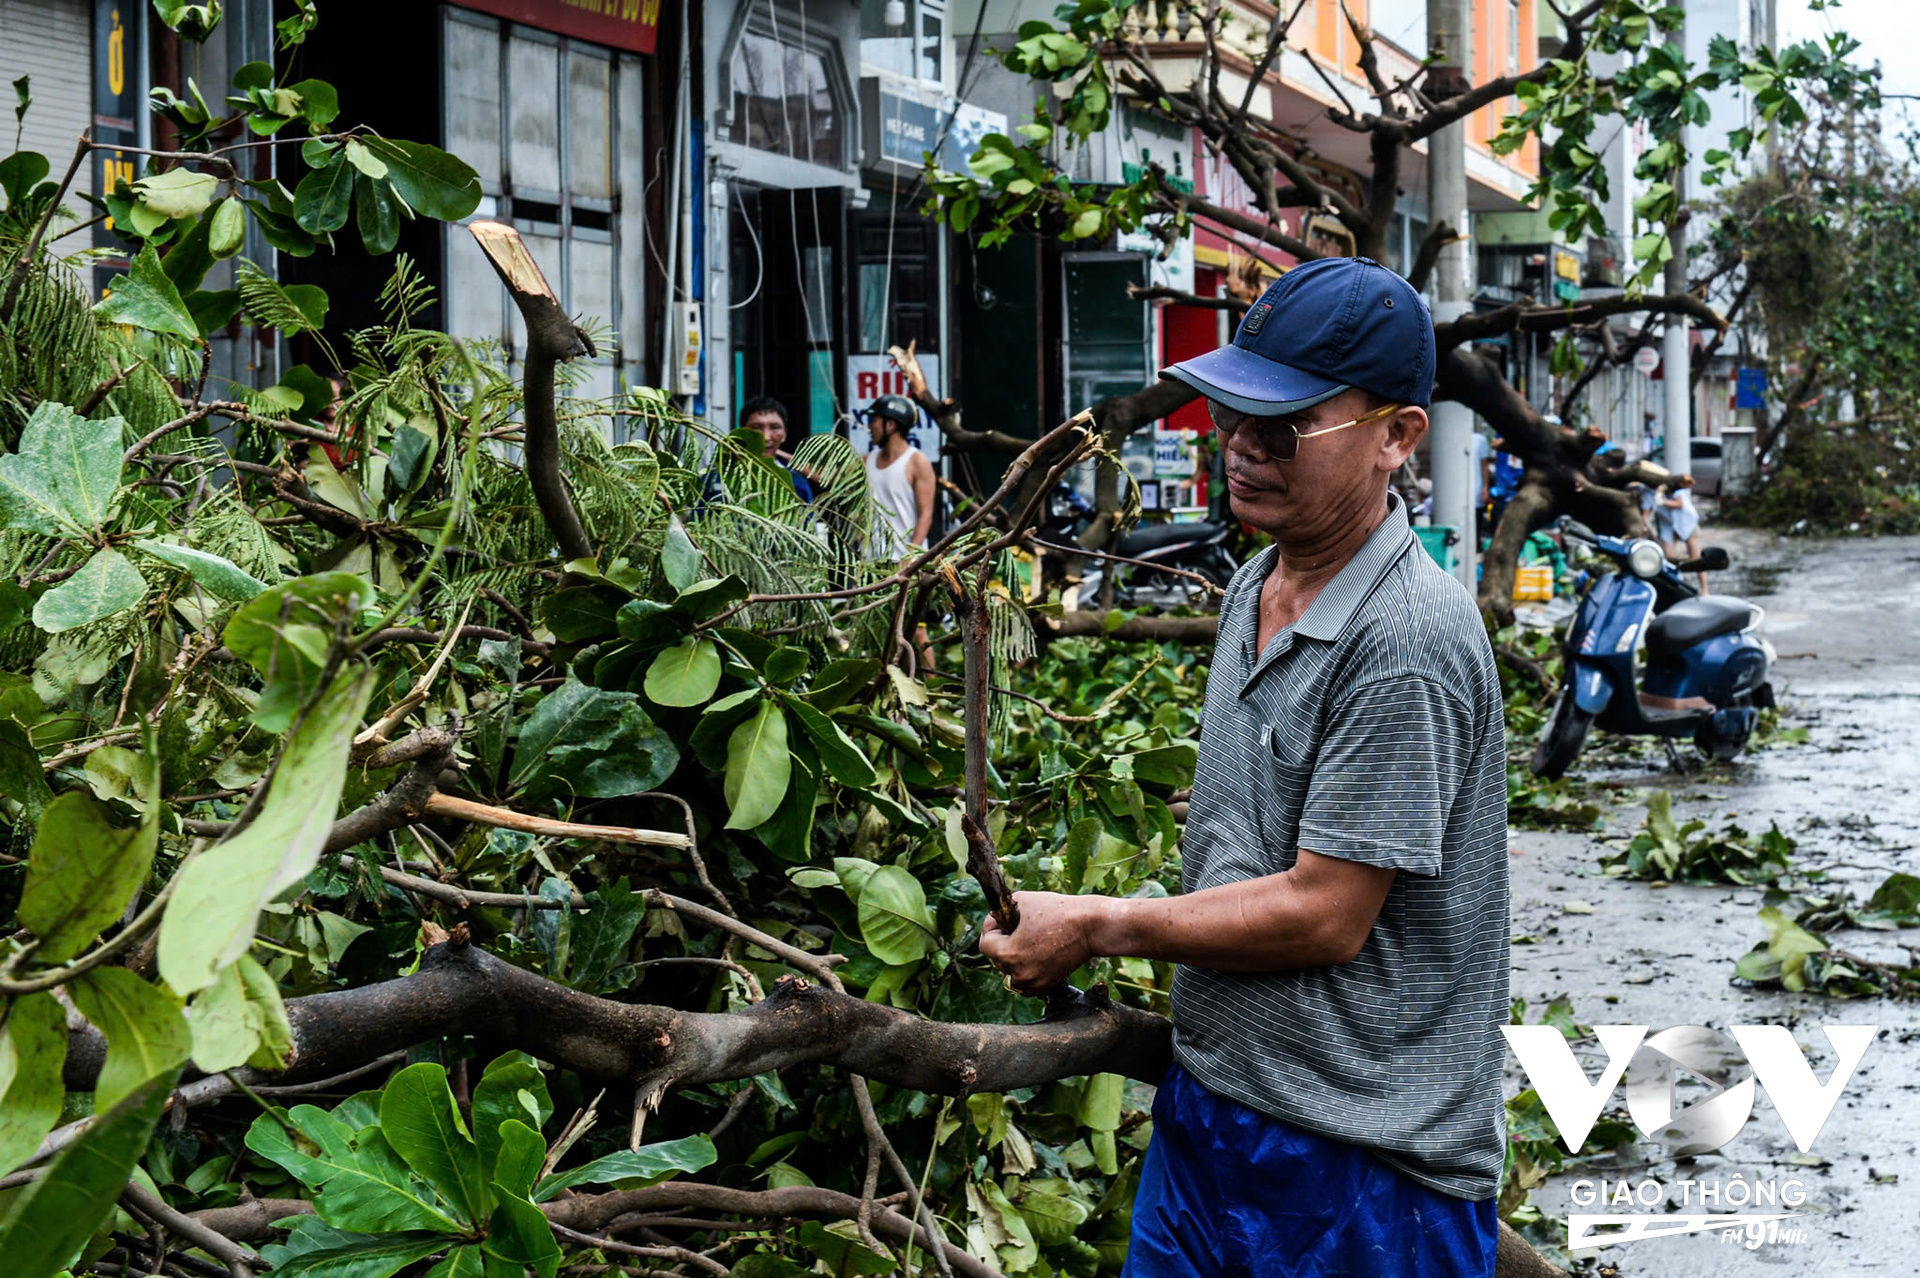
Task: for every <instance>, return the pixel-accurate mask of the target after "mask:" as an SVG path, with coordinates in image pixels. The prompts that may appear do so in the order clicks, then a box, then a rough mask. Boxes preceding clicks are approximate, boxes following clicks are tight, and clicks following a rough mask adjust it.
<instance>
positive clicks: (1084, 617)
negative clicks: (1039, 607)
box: [1045, 608, 1220, 643]
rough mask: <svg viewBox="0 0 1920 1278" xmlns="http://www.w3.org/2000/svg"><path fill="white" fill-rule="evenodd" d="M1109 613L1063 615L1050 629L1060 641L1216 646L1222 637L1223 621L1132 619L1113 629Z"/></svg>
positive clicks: (1049, 624)
mask: <svg viewBox="0 0 1920 1278" xmlns="http://www.w3.org/2000/svg"><path fill="white" fill-rule="evenodd" d="M1108 616H1109V614H1108V613H1107V612H1106V611H1105V610H1103V609H1099V608H1092V609H1088V610H1086V611H1084V612H1068V613H1062V614H1061V615H1060V616H1058V617H1049V618H1046V621H1045V624H1046V628H1047V629H1048V630H1049V631H1051V632H1052V633H1053V634H1054V635H1056V636H1058V637H1060V638H1067V637H1070V636H1080V635H1105V636H1106V637H1107V638H1109V639H1125V640H1146V641H1148V642H1150V643H1165V642H1168V641H1172V642H1174V643H1212V642H1213V641H1214V639H1215V638H1216V637H1218V635H1219V631H1220V619H1219V618H1218V617H1215V616H1204V617H1128V618H1127V619H1126V620H1125V621H1123V622H1121V623H1120V624H1119V625H1118V626H1113V627H1109V626H1108V624H1107V619H1108Z"/></svg>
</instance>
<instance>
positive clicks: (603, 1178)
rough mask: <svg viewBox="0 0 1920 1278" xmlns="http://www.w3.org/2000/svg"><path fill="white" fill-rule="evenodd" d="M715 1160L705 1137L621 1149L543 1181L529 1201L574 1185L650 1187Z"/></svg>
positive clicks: (538, 1199) (712, 1162) (715, 1156)
mask: <svg viewBox="0 0 1920 1278" xmlns="http://www.w3.org/2000/svg"><path fill="white" fill-rule="evenodd" d="M718 1158H719V1154H717V1153H716V1152H715V1151H714V1148H713V1142H712V1141H711V1140H709V1139H707V1137H705V1136H683V1137H681V1138H680V1139H679V1140H669V1141H662V1142H660V1143H659V1144H656V1145H642V1146H641V1147H640V1148H638V1149H622V1150H618V1151H616V1152H615V1153H611V1154H608V1155H607V1156H606V1157H605V1158H596V1159H594V1160H593V1161H592V1162H590V1163H583V1164H581V1165H580V1166H578V1167H575V1168H573V1169H571V1170H570V1171H563V1172H557V1173H555V1174H554V1175H552V1176H548V1177H546V1178H545V1179H543V1180H542V1181H541V1182H540V1184H539V1185H538V1186H536V1187H535V1188H534V1191H533V1201H535V1202H537V1203H544V1202H546V1201H547V1200H548V1199H550V1198H552V1197H554V1196H555V1195H556V1194H559V1193H560V1192H561V1191H562V1190H567V1189H572V1188H573V1187H574V1186H575V1185H611V1184H613V1183H614V1182H615V1181H629V1180H632V1181H639V1182H641V1183H642V1184H645V1185H652V1184H656V1183H658V1182H660V1181H663V1180H665V1179H667V1178H668V1177H669V1176H674V1175H677V1174H679V1173H680V1172H696V1171H699V1170H701V1169H702V1168H705V1167H711V1166H713V1164H714V1162H715V1161H716V1160H717V1159H718Z"/></svg>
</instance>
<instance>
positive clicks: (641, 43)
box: [454, 0, 661, 53]
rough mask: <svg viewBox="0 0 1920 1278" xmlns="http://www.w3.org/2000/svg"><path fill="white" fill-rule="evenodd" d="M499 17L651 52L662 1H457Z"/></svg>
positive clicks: (581, 38) (617, 47) (623, 47)
mask: <svg viewBox="0 0 1920 1278" xmlns="http://www.w3.org/2000/svg"><path fill="white" fill-rule="evenodd" d="M454 3H455V4H457V5H459V6H460V7H461V8H462V9H476V10H478V11H479V12H481V13H490V14H492V15H493V16H494V17H496V18H506V19H507V20H509V21H511V22H519V23H524V24H525V25H527V26H529V27H538V28H540V30H542V31H551V32H553V33H554V34H555V35H563V36H571V37H572V38H574V39H576V40H589V41H592V42H593V43H594V44H604V45H606V46H608V47H609V48H614V49H631V50H632V51H634V52H635V53H652V52H653V47H654V45H655V43H657V42H658V40H659V38H660V3H661V0H454Z"/></svg>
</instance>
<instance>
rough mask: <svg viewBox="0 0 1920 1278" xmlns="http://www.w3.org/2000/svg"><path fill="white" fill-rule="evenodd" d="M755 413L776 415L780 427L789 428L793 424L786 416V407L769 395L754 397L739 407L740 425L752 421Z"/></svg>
mask: <svg viewBox="0 0 1920 1278" xmlns="http://www.w3.org/2000/svg"><path fill="white" fill-rule="evenodd" d="M756 413H778V414H779V416H780V424H781V425H782V426H790V425H792V424H793V420H792V419H791V418H790V417H788V416H787V406H786V405H785V404H783V403H781V402H780V401H779V400H777V399H775V398H774V397H773V396H771V395H756V396H754V397H753V398H752V399H750V400H748V401H747V402H746V403H744V404H742V405H740V422H741V424H742V425H744V424H746V423H747V422H749V421H752V420H753V417H754V414H756Z"/></svg>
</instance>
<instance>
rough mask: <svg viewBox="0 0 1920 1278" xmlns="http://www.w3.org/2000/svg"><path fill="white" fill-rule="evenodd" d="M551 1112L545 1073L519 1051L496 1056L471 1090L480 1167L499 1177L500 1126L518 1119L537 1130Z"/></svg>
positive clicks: (518, 1121)
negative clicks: (497, 1165)
mask: <svg viewBox="0 0 1920 1278" xmlns="http://www.w3.org/2000/svg"><path fill="white" fill-rule="evenodd" d="M552 1115H553V1101H552V1099H551V1098H550V1097H549V1096H548V1095H547V1080H546V1076H545V1075H543V1074H542V1073H541V1072H540V1068H539V1066H537V1065H535V1064H534V1063H533V1058H532V1057H530V1056H527V1055H524V1054H522V1053H520V1052H508V1053H507V1054H506V1055H504V1056H500V1057H497V1058H495V1059H494V1061H493V1062H492V1063H491V1064H489V1065H488V1066H487V1068H486V1072H485V1073H483V1074H482V1075H481V1076H480V1082H479V1083H478V1084H476V1085H475V1087H474V1089H473V1136H474V1143H475V1144H476V1145H478V1146H479V1147H480V1166H481V1167H482V1168H483V1169H485V1170H486V1171H487V1172H488V1174H489V1175H492V1176H493V1177H494V1178H495V1179H499V1178H500V1173H499V1171H498V1170H497V1167H496V1164H497V1163H498V1162H499V1159H500V1145H501V1137H500V1128H501V1126H502V1125H503V1124H505V1123H509V1122H517V1123H522V1124H525V1125H526V1126H527V1127H530V1128H532V1129H533V1130H534V1131H536V1132H538V1131H539V1130H540V1129H541V1128H542V1127H544V1126H545V1125H546V1122H547V1119H548V1118H550V1117H551V1116H552ZM544 1148H545V1146H544V1145H543V1146H542V1149H543V1150H544Z"/></svg>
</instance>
